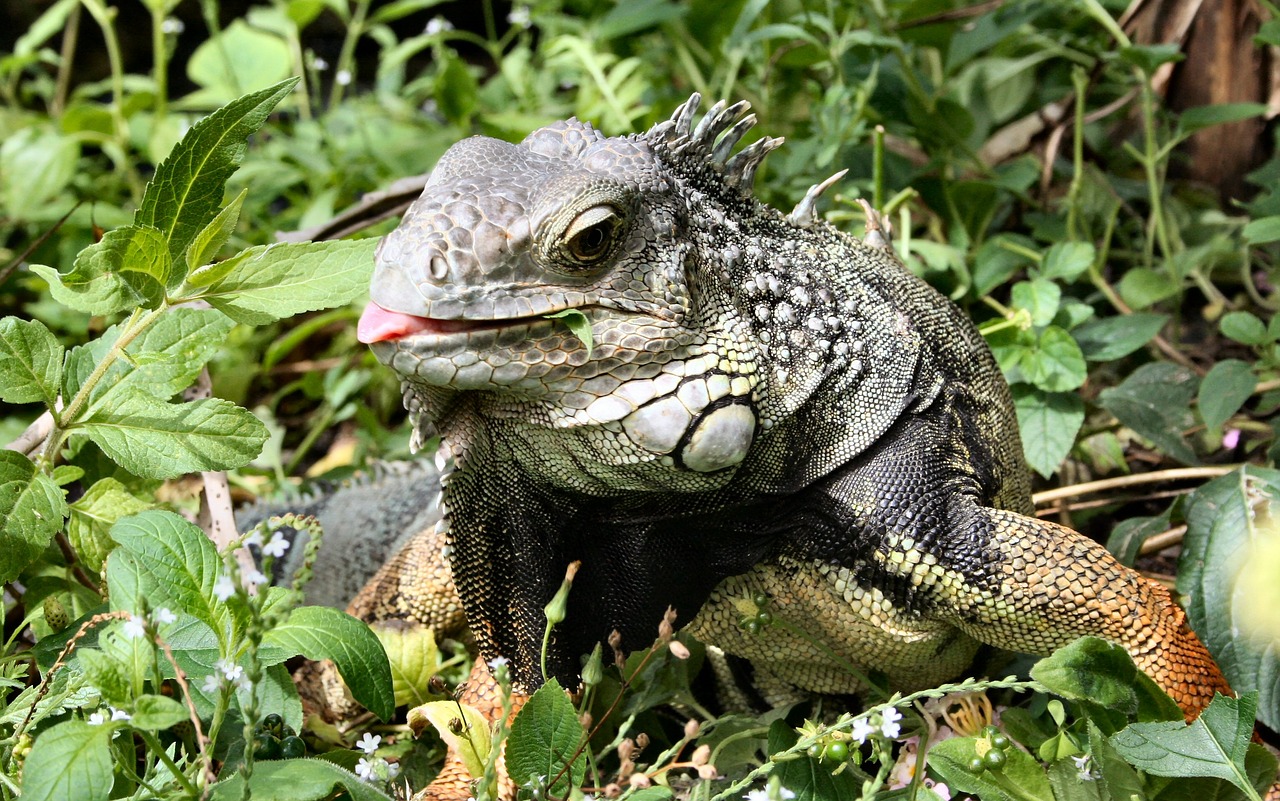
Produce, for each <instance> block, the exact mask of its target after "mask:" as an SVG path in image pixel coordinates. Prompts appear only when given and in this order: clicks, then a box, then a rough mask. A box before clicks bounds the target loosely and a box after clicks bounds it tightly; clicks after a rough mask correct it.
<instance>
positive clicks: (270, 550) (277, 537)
mask: <svg viewBox="0 0 1280 801" xmlns="http://www.w3.org/2000/svg"><path fill="white" fill-rule="evenodd" d="M288 550H289V541H288V540H287V539H285V538H284V535H283V534H281V533H280V532H279V531H277V532H276V533H275V534H272V535H271V541H270V542H268V543H267V544H266V545H264V546H262V552H263V553H265V554H267V555H268V556H274V557H275V558H277V559H279V558H280V557H282V556H284V554H285V552H286V551H288Z"/></svg>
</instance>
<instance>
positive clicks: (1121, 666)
mask: <svg viewBox="0 0 1280 801" xmlns="http://www.w3.org/2000/svg"><path fill="white" fill-rule="evenodd" d="M1137 672H1138V669H1137V668H1136V667H1134V665H1133V659H1132V658H1131V657H1130V656H1129V654H1128V652H1126V651H1125V650H1124V649H1123V648H1121V647H1120V646H1119V645H1115V644H1114V643H1109V642H1107V641H1105V640H1100V639H1098V638H1097V637H1081V638H1080V639H1078V640H1076V641H1075V642H1073V643H1070V644H1069V645H1064V646H1063V647H1061V648H1059V649H1058V650H1056V651H1054V652H1053V654H1052V655H1050V656H1047V657H1045V658H1044V659H1041V660H1040V661H1039V662H1036V663H1035V665H1034V666H1032V668H1031V677H1032V678H1033V679H1035V680H1036V681H1038V682H1040V683H1041V684H1043V685H1044V686H1045V687H1047V688H1048V689H1049V691H1050V692H1052V693H1053V694H1055V695H1060V696H1062V697H1063V698H1066V699H1068V700H1071V701H1088V702H1090V703H1095V704H1100V705H1102V706H1105V707H1108V708H1110V709H1116V710H1119V711H1121V712H1123V713H1125V714H1132V713H1133V712H1135V711H1137V708H1138V698H1137V695H1135V693H1134V690H1133V682H1134V677H1135V676H1136V675H1137Z"/></svg>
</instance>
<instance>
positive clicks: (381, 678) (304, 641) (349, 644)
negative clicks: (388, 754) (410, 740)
mask: <svg viewBox="0 0 1280 801" xmlns="http://www.w3.org/2000/svg"><path fill="white" fill-rule="evenodd" d="M262 641H263V643H264V644H266V645H277V646H280V647H282V648H287V649H291V650H292V652H293V653H296V654H302V655H303V656H305V657H306V658H308V659H315V660H319V659H331V660H333V663H334V664H335V665H337V666H338V673H340V674H341V675H342V680H343V681H345V682H346V683H347V687H348V688H349V689H350V690H351V695H352V697H353V698H355V699H356V700H357V701H359V702H360V703H361V704H363V705H364V707H365V708H366V709H368V710H369V711H370V712H372V713H373V714H375V715H377V716H378V717H379V718H381V719H382V720H390V719H391V716H392V714H393V713H394V712H395V697H394V695H393V693H392V689H391V666H390V664H389V663H388V662H387V652H386V651H384V650H383V648H382V643H381V642H379V641H378V638H377V636H376V635H375V634H374V633H373V632H372V631H371V630H370V629H369V626H368V624H366V623H363V622H361V621H359V620H356V619H355V618H354V617H352V616H351V615H348V614H346V613H344V612H340V611H338V610H337V609H331V608H329V607H327V606H303V607H299V608H297V609H295V610H293V612H291V613H290V614H289V617H288V618H287V619H286V620H285V621H284V622H283V623H281V624H279V625H277V626H276V627H275V628H273V629H271V631H269V632H267V635H266V636H265V637H264V638H263V640H262Z"/></svg>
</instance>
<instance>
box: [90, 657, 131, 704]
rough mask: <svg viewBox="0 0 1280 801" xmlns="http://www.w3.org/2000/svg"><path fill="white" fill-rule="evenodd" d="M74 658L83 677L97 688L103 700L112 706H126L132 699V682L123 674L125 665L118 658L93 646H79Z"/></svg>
mask: <svg viewBox="0 0 1280 801" xmlns="http://www.w3.org/2000/svg"><path fill="white" fill-rule="evenodd" d="M76 659H78V660H79V663H80V668H81V670H83V671H84V676H85V679H86V680H87V681H88V682H89V683H90V684H92V685H93V686H94V687H95V688H96V689H97V690H98V693H99V694H100V695H101V696H102V700H103V701H105V702H107V703H108V704H111V705H112V706H116V707H127V706H128V705H129V702H130V701H132V700H133V683H132V682H131V681H130V677H129V676H128V675H126V674H125V666H124V665H123V664H121V662H120V660H118V659H116V658H114V657H112V656H109V655H108V654H105V653H103V652H102V651H98V650H95V649H93V648H80V649H79V650H78V651H77V653H76ZM130 672H132V671H130Z"/></svg>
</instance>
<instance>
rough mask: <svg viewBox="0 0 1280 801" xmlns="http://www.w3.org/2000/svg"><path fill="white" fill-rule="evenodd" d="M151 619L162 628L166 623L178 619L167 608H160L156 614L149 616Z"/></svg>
mask: <svg viewBox="0 0 1280 801" xmlns="http://www.w3.org/2000/svg"><path fill="white" fill-rule="evenodd" d="M151 619H152V620H154V621H155V622H156V623H158V624H159V625H161V626H163V625H165V624H166V623H173V622H175V621H176V620H177V619H178V616H177V615H175V614H174V613H173V611H172V610H170V609H169V607H167V606H162V607H160V608H159V609H157V610H156V613H155V614H154V615H152V616H151Z"/></svg>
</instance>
